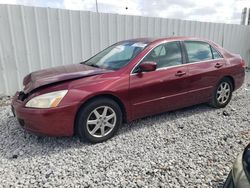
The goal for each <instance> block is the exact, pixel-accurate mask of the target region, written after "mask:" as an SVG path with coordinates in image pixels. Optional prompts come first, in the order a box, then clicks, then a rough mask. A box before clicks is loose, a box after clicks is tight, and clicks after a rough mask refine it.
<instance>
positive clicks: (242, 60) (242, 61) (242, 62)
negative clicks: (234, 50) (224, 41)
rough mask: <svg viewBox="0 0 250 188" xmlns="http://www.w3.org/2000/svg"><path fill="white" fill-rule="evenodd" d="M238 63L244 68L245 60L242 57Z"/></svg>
mask: <svg viewBox="0 0 250 188" xmlns="http://www.w3.org/2000/svg"><path fill="white" fill-rule="evenodd" d="M240 65H241V66H242V67H244V68H246V62H245V61H244V59H241V63H240Z"/></svg>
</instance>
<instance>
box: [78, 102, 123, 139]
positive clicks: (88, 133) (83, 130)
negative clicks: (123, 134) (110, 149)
mask: <svg viewBox="0 0 250 188" xmlns="http://www.w3.org/2000/svg"><path fill="white" fill-rule="evenodd" d="M121 123H122V112H121V109H120V107H119V105H118V104H117V103H116V102H115V101H113V100H111V99H109V98H98V99H94V100H93V101H91V102H89V103H87V104H86V106H84V107H83V108H82V109H81V110H80V111H79V113H78V117H77V121H76V128H77V133H78V135H79V137H80V138H82V139H86V140H88V141H90V142H93V143H97V142H103V141H105V140H107V139H109V138H111V137H112V136H113V135H114V134H115V132H116V131H117V129H118V127H119V126H120V125H121Z"/></svg>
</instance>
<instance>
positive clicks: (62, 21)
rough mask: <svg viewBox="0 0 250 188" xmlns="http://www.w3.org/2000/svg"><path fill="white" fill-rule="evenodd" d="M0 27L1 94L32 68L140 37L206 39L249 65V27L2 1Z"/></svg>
mask: <svg viewBox="0 0 250 188" xmlns="http://www.w3.org/2000/svg"><path fill="white" fill-rule="evenodd" d="M0 28H1V29H0V83H1V84H0V94H1V93H2V94H9V95H12V94H14V92H15V91H16V90H18V89H19V90H20V89H22V79H23V77H24V76H25V75H26V74H28V73H29V72H31V71H35V70H39V69H41V68H48V67H52V66H58V65H65V64H70V63H78V62H80V61H83V60H84V59H87V58H89V57H90V56H92V55H94V54H95V53H97V52H98V51H100V50H102V49H104V48H105V47H107V46H109V45H111V44H113V43H115V42H117V41H120V40H124V39H130V38H136V37H166V36H173V35H175V36H178V35H181V36H196V37H203V38H207V39H210V40H213V41H215V42H216V43H218V44H220V45H222V46H223V47H224V48H226V49H228V50H230V51H232V52H234V53H239V54H241V56H242V57H243V58H244V59H245V60H246V61H247V62H248V63H249V64H248V65H249V66H250V53H249V49H250V27H249V26H242V25H230V24H220V23H208V22H197V21H186V20H177V19H166V18H153V17H141V16H129V15H117V14H106V13H95V12H88V11H71V10H62V9H51V8H37V7H27V6H20V5H0Z"/></svg>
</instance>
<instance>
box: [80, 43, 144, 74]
mask: <svg viewBox="0 0 250 188" xmlns="http://www.w3.org/2000/svg"><path fill="white" fill-rule="evenodd" d="M146 46H147V43H143V42H135V41H126V42H120V43H117V44H114V45H112V46H110V47H108V48H106V49H105V50H103V51H101V52H100V53H98V54H97V55H95V56H94V57H92V58H90V59H89V60H87V61H85V62H83V63H84V64H86V65H89V66H93V67H99V68H103V69H111V70H118V69H120V68H122V67H124V66H125V65H127V64H128V63H129V62H130V60H132V59H133V58H134V57H135V56H136V55H137V54H139V53H140V52H141V51H142V50H143V49H144V48H145V47H146Z"/></svg>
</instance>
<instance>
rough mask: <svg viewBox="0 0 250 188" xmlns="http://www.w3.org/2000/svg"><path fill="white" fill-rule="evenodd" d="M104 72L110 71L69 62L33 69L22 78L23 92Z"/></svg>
mask: <svg viewBox="0 0 250 188" xmlns="http://www.w3.org/2000/svg"><path fill="white" fill-rule="evenodd" d="M106 72H111V70H106V69H101V68H95V67H91V66H87V65H84V64H71V65H65V66H59V67H54V68H49V69H44V70H40V71H35V72H32V73H30V74H28V75H27V76H25V78H24V79H23V85H24V93H25V94H27V93H29V92H30V91H32V90H34V89H36V88H39V87H41V86H45V85H49V84H53V83H57V82H61V81H66V80H72V79H77V78H82V77H87V76H93V75H97V74H103V73H106Z"/></svg>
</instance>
